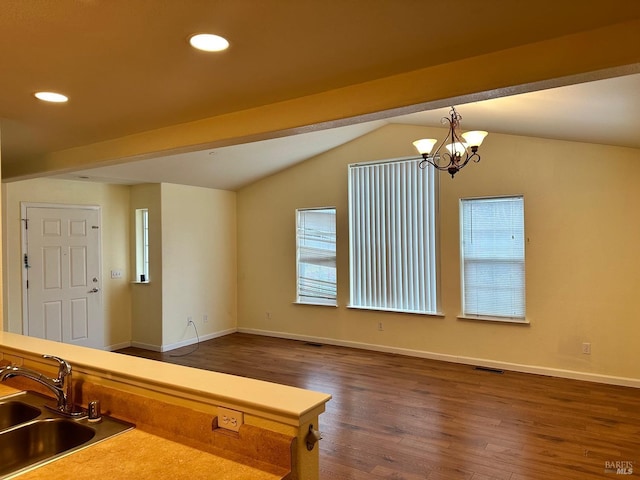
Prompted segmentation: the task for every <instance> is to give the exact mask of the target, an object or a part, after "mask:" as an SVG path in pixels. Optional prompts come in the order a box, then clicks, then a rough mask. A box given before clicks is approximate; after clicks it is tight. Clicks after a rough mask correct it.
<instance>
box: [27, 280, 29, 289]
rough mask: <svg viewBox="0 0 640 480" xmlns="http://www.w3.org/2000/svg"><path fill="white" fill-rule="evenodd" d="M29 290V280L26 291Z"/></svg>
mask: <svg viewBox="0 0 640 480" xmlns="http://www.w3.org/2000/svg"><path fill="white" fill-rule="evenodd" d="M28 289H29V280H27V290H28Z"/></svg>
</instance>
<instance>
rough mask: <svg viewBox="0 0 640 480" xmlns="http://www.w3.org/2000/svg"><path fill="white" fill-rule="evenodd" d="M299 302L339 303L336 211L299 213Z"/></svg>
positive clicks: (318, 210) (322, 210)
mask: <svg viewBox="0 0 640 480" xmlns="http://www.w3.org/2000/svg"><path fill="white" fill-rule="evenodd" d="M296 223H297V234H296V238H297V257H298V261H297V265H298V302H302V303H321V304H329V305H335V304H336V285H337V283H336V209H335V208H316V209H299V210H297V222H296Z"/></svg>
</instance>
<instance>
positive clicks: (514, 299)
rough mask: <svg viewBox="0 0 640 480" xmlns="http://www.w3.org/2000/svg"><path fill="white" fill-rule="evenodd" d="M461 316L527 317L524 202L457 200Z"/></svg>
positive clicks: (518, 200)
mask: <svg viewBox="0 0 640 480" xmlns="http://www.w3.org/2000/svg"><path fill="white" fill-rule="evenodd" d="M460 218H461V222H460V223H461V257H462V259H461V261H462V290H463V291H462V312H463V315H464V316H472V317H483V316H487V317H502V318H505V319H511V320H517V321H524V319H525V248H524V245H525V242H524V199H523V197H521V196H514V197H496V198H471V199H463V200H461V201H460Z"/></svg>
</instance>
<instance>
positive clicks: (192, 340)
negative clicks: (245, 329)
mask: <svg viewBox="0 0 640 480" xmlns="http://www.w3.org/2000/svg"><path fill="white" fill-rule="evenodd" d="M236 332H237V329H236V328H228V329H227V330H221V331H219V332H213V333H207V334H206V335H202V336H200V341H201V342H204V341H206V340H212V339H214V338H218V337H224V336H225V335H229V334H231V333H236ZM195 343H198V339H197V338H196V337H193V338H188V339H186V340H181V341H179V342H176V343H170V344H167V345H162V347H160V350H154V351H156V352H168V351H170V350H175V349H176V348H180V347H186V346H189V345H193V344H195ZM140 348H144V347H140ZM156 348H158V347H156Z"/></svg>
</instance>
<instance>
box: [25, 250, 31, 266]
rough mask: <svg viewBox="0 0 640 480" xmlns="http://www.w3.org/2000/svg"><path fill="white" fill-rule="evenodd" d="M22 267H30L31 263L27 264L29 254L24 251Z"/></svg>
mask: <svg viewBox="0 0 640 480" xmlns="http://www.w3.org/2000/svg"><path fill="white" fill-rule="evenodd" d="M23 260H24V268H31V265H29V254H28V253H25V254H24V258H23Z"/></svg>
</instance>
